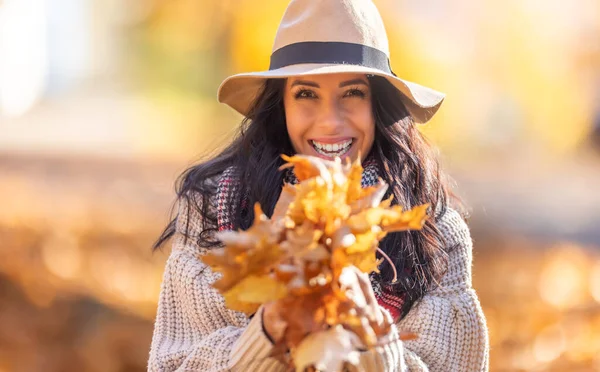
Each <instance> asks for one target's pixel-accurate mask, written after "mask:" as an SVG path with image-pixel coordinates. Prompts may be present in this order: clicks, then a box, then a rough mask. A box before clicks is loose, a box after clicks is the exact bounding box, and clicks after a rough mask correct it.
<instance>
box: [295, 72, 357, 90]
mask: <svg viewBox="0 0 600 372" xmlns="http://www.w3.org/2000/svg"><path fill="white" fill-rule="evenodd" d="M351 80H362V81H364V82H365V83H367V84H368V83H369V80H368V79H367V76H366V75H365V74H360V73H339V74H317V75H302V76H292V77H289V78H288V79H287V82H286V86H287V87H288V88H289V87H291V86H292V84H294V83H295V82H296V83H297V82H310V83H314V84H316V85H319V87H338V86H339V85H340V84H341V83H344V82H348V81H351Z"/></svg>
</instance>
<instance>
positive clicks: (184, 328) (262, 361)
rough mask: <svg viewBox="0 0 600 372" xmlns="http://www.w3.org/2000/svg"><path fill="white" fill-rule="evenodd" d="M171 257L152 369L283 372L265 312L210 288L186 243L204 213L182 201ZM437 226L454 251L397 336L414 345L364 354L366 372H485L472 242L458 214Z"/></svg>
mask: <svg viewBox="0 0 600 372" xmlns="http://www.w3.org/2000/svg"><path fill="white" fill-rule="evenodd" d="M178 208H179V215H178V218H177V223H176V231H177V232H176V234H175V237H174V242H173V247H172V252H171V255H170V257H169V259H168V261H167V264H166V268H165V273H164V278H163V283H162V287H161V294H160V299H159V303H158V314H157V317H156V323H155V328H154V336H153V338H152V346H151V350H150V358H149V361H148V371H206V372H218V371H229V370H233V371H238V370H239V371H270V372H275V371H285V370H286V367H285V366H284V365H282V364H281V363H279V362H278V361H276V360H275V359H273V358H269V357H267V355H268V354H269V352H270V351H271V349H272V347H273V345H272V343H271V342H270V341H269V339H268V338H267V337H266V335H265V334H264V332H263V328H262V307H261V308H260V309H259V310H258V312H257V313H256V315H255V316H254V317H252V319H251V320H249V319H248V317H247V316H246V315H245V314H243V313H240V312H237V311H233V310H229V309H228V308H226V307H225V304H224V299H223V297H222V296H221V295H220V294H219V292H217V290H215V289H214V288H213V287H212V286H211V284H212V283H214V282H215V281H216V280H217V279H218V278H219V276H218V275H219V274H214V273H213V272H212V271H211V269H210V268H209V267H207V266H206V265H205V264H203V263H202V262H201V261H200V260H199V259H198V255H199V254H202V253H203V252H205V249H204V248H200V247H199V246H198V245H196V244H195V243H194V239H193V238H192V239H187V241H186V240H185V239H184V236H183V234H182V233H183V232H185V231H186V227H187V231H188V235H191V236H197V235H198V233H199V232H200V221H201V220H200V216H199V214H198V213H197V212H194V209H193V208H190V209H189V214H188V213H187V211H188V208H187V203H186V202H185V200H184V198H182V199H180V202H179V206H178ZM438 228H439V229H440V231H441V232H442V233H443V235H444V236H445V238H446V239H447V240H448V244H449V245H450V246H455V245H456V248H455V249H454V250H452V251H451V252H450V254H449V261H448V262H449V266H448V271H447V273H446V274H445V276H444V277H443V279H442V282H441V284H442V285H441V286H440V287H439V288H437V289H435V290H432V291H430V292H428V293H427V294H426V295H425V296H424V297H423V298H422V299H421V300H419V301H418V302H416V303H415V304H414V305H413V307H412V309H411V310H410V312H409V313H408V314H407V316H406V317H405V318H403V319H402V320H401V321H400V322H398V324H397V325H396V329H394V330H393V332H394V333H396V332H398V330H401V331H408V332H413V333H416V334H417V335H418V338H417V339H416V340H411V341H405V342H402V341H397V342H395V343H391V344H388V345H387V346H385V347H383V348H380V349H379V350H372V351H368V352H362V353H361V361H360V362H361V365H360V367H361V368H360V369H362V370H364V371H440V372H441V371H443V372H452V371H461V372H462V371H487V370H488V368H489V367H488V365H489V359H488V354H489V341H488V334H487V327H486V322H485V317H484V315H483V312H482V310H481V306H480V304H479V300H478V298H477V295H476V293H475V290H474V289H473V288H472V286H471V265H472V240H471V236H470V233H469V228H468V226H467V225H466V223H465V222H464V220H463V219H462V218H461V217H460V215H459V214H458V212H456V211H455V210H452V209H449V210H448V211H447V212H446V214H445V215H444V216H443V217H442V219H441V220H440V221H439V222H438Z"/></svg>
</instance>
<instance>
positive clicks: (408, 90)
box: [217, 0, 445, 123]
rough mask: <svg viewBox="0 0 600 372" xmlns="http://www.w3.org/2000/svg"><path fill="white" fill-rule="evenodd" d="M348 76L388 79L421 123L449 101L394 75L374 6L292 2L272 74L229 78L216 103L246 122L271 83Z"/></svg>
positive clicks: (344, 0) (326, 0)
mask: <svg viewBox="0 0 600 372" xmlns="http://www.w3.org/2000/svg"><path fill="white" fill-rule="evenodd" d="M346 72H350V73H364V74H369V75H376V76H381V77H383V78H385V79H387V80H388V81H389V82H390V83H391V84H392V85H394V86H395V87H396V88H397V89H398V90H399V91H400V92H401V93H402V94H401V96H402V101H403V103H404V105H405V106H406V108H407V109H408V111H409V112H410V114H411V115H412V117H413V118H414V120H415V122H417V123H425V122H427V121H428V120H429V119H431V117H432V116H433V115H434V114H435V113H436V111H437V110H438V109H439V107H440V105H441V103H442V101H443V100H444V97H445V95H444V94H443V93H440V92H437V91H435V90H433V89H430V88H427V87H424V86H422V85H419V84H415V83H412V82H410V81H406V80H403V79H400V78H398V77H397V76H396V74H394V73H393V71H392V69H391V67H390V52H389V44H388V38H387V34H386V31H385V27H384V25H383V20H382V19H381V15H380V14H379V11H378V10H377V8H376V7H375V4H373V2H372V1H371V0H292V1H291V2H290V3H289V5H288V7H287V9H286V11H285V14H284V15H283V18H282V20H281V23H280V24H279V29H278V30H277V34H276V36H275V42H274V44H273V51H272V54H271V63H270V66H269V70H267V71H259V72H249V73H241V74H236V75H232V76H230V77H228V78H226V79H225V80H224V81H223V82H222V83H221V86H220V87H219V91H218V93H217V97H218V100H219V102H222V103H225V104H227V105H229V106H231V107H232V108H233V109H235V110H236V111H238V112H239V113H240V114H242V115H244V116H247V114H248V112H249V111H250V108H251V105H252V104H253V102H254V100H255V99H256V97H257V96H258V94H259V92H260V90H261V88H262V86H263V83H264V82H265V81H266V80H267V79H271V78H287V77H291V76H302V75H316V74H331V73H346Z"/></svg>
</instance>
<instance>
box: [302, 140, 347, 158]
mask: <svg viewBox="0 0 600 372" xmlns="http://www.w3.org/2000/svg"><path fill="white" fill-rule="evenodd" d="M309 142H310V144H311V145H312V147H313V148H314V149H315V151H316V152H318V153H319V154H321V155H324V156H327V157H329V158H335V157H336V156H342V155H344V154H346V153H347V152H348V151H349V150H350V148H351V147H352V144H353V143H354V139H353V138H351V139H347V140H343V141H339V142H335V143H324V142H319V141H315V140H310V141H309Z"/></svg>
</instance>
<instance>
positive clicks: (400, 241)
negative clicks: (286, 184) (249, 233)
mask: <svg viewBox="0 0 600 372" xmlns="http://www.w3.org/2000/svg"><path fill="white" fill-rule="evenodd" d="M368 80H369V82H370V86H371V92H372V94H371V97H372V107H373V113H374V118H375V123H376V129H375V141H374V144H373V147H372V149H371V153H370V155H372V156H373V157H374V158H375V160H376V161H377V163H378V166H379V169H380V176H381V177H382V178H383V179H384V180H385V182H387V184H388V185H390V187H389V188H388V191H387V195H386V196H385V197H386V198H387V197H389V196H390V195H391V194H393V204H399V205H402V206H403V207H404V208H406V209H409V208H412V207H414V206H417V205H421V204H425V203H430V204H431V206H432V207H431V208H430V209H429V211H428V213H429V214H430V217H431V216H433V215H434V211H436V210H437V211H438V213H439V215H438V219H439V218H440V217H441V216H443V214H444V213H446V210H447V208H448V207H452V208H454V209H457V210H458V211H459V212H460V213H461V214H463V215H465V214H466V213H465V209H464V206H463V204H462V201H461V200H460V198H458V197H457V196H456V195H455V194H454V193H453V192H452V191H451V190H450V186H449V183H450V180H449V178H448V176H447V175H446V174H445V173H443V172H442V170H441V168H440V164H439V161H438V159H437V155H438V154H437V150H436V149H435V148H434V147H433V146H431V145H430V143H429V142H428V141H427V140H426V138H425V137H424V136H423V134H422V133H421V132H420V131H419V130H418V129H417V128H416V125H415V122H414V121H413V118H412V117H411V116H410V114H409V112H408V111H407V109H406V107H405V106H404V104H403V103H402V99H401V93H400V92H399V91H398V90H397V89H396V88H395V87H394V86H393V85H392V84H391V83H390V82H388V81H387V80H386V79H384V78H382V77H378V76H368ZM285 83H286V80H285V79H269V80H267V81H266V82H265V84H264V86H263V89H262V90H261V93H260V94H259V96H258V97H257V99H256V100H255V102H254V104H253V106H252V109H251V110H250V113H249V114H248V116H247V117H246V118H245V119H244V120H243V121H242V123H241V125H240V128H239V133H238V134H237V135H236V136H235V138H234V139H233V141H232V142H231V143H230V144H229V145H228V146H227V147H226V148H225V149H224V150H222V151H221V152H220V153H219V154H218V155H216V156H215V157H213V158H212V159H210V160H208V161H205V162H202V163H201V164H197V165H194V166H192V167H190V168H189V169H187V170H186V171H185V172H183V174H182V175H181V176H180V177H179V178H178V180H177V183H176V192H177V196H178V198H188V201H193V202H191V203H189V205H191V206H192V207H193V208H197V209H198V211H199V212H200V215H201V216H202V217H203V220H202V232H201V234H200V236H199V237H197V239H198V241H197V242H198V244H199V245H200V246H202V247H214V246H217V245H219V241H218V240H217V239H215V238H214V232H215V231H216V230H217V218H216V210H215V208H214V199H215V195H216V187H217V180H218V177H219V175H220V174H221V173H222V172H223V171H224V170H225V169H226V168H228V167H230V166H235V169H236V170H237V172H238V173H237V174H236V176H237V177H241V178H240V179H243V180H244V188H245V190H244V191H245V193H246V195H247V197H248V204H247V205H254V203H255V202H259V203H260V205H261V207H262V209H263V211H264V212H265V214H266V215H267V216H270V215H271V214H272V213H273V209H274V207H275V203H276V202H277V200H278V198H279V195H280V193H281V188H282V185H283V176H284V174H283V172H281V171H279V170H278V168H279V167H280V166H281V165H282V164H283V160H282V159H281V156H280V155H281V154H286V155H293V154H294V150H293V148H292V143H291V142H290V139H289V135H288V132H287V128H286V121H285V120H286V119H285V111H284V109H285V108H284V104H283V94H284V87H285ZM238 194H239V200H237V202H238V203H240V204H241V202H242V194H243V193H242V192H240V193H238ZM190 195H193V196H194V197H190ZM240 204H238V205H240ZM236 210H237V213H236V215H235V218H234V221H233V223H234V227H235V228H239V229H242V230H245V229H248V228H249V227H250V225H251V224H252V221H253V219H254V211H253V210H252V208H246V209H244V210H242V209H241V208H236ZM180 213H181V212H180ZM175 223H176V219H173V220H172V221H171V222H170V223H169V224H168V226H167V227H166V228H165V230H164V231H163V233H162V234H161V235H160V237H159V238H158V240H157V241H156V243H155V244H154V249H157V248H159V247H160V246H161V245H163V243H164V242H165V241H166V240H167V239H169V238H170V237H171V236H172V235H173V234H174V233H175ZM380 248H381V249H382V250H383V251H384V252H385V253H386V254H387V255H388V256H389V257H390V258H391V260H392V261H393V263H394V266H395V269H396V270H395V271H396V272H397V279H398V280H397V281H396V282H392V280H393V277H394V270H393V268H392V266H391V264H390V263H389V262H387V261H385V262H384V263H382V265H381V267H380V273H379V274H376V275H375V276H374V279H375V280H376V281H378V282H379V283H380V284H381V288H383V289H384V290H385V291H389V292H392V293H393V294H396V295H402V294H404V298H405V301H404V304H403V306H402V309H401V310H402V311H401V314H402V316H405V315H406V314H407V313H408V311H409V310H410V308H411V307H412V305H413V304H414V302H415V301H417V300H419V299H420V298H421V297H423V295H424V294H425V293H426V292H427V291H428V290H429V289H431V288H432V286H435V285H437V284H438V283H439V280H440V278H441V276H442V275H443V274H444V272H445V270H446V265H447V254H448V251H449V250H450V249H452V247H446V242H445V241H444V237H443V236H442V234H441V232H440V231H439V229H438V228H437V227H436V223H435V219H433V218H429V219H428V221H427V222H426V223H425V226H424V228H423V229H422V230H417V231H408V232H398V233H390V234H388V235H387V236H386V237H385V238H384V239H383V240H382V241H381V242H380Z"/></svg>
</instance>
